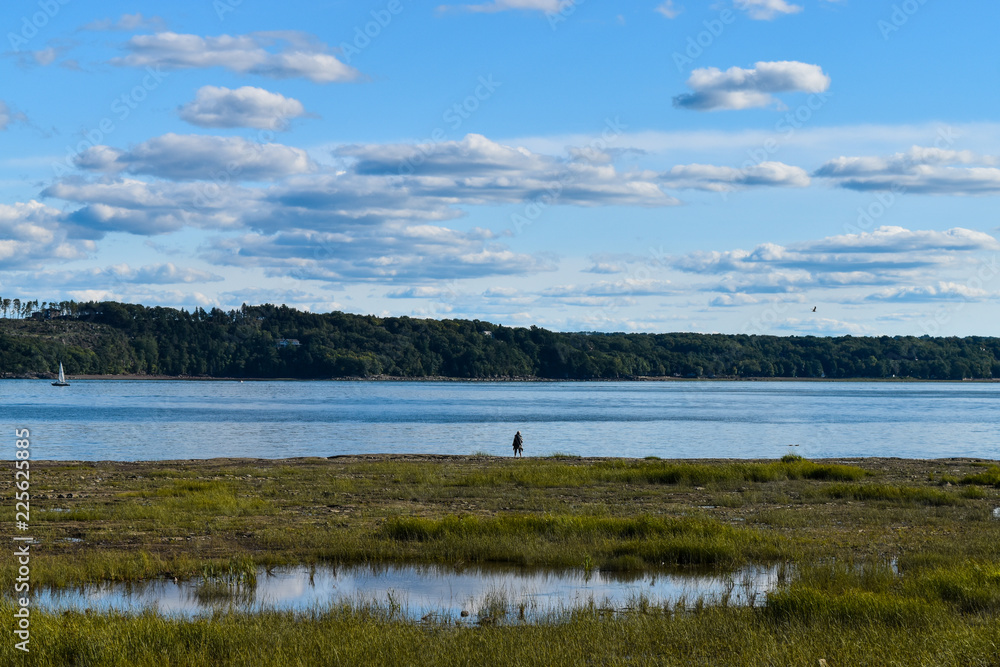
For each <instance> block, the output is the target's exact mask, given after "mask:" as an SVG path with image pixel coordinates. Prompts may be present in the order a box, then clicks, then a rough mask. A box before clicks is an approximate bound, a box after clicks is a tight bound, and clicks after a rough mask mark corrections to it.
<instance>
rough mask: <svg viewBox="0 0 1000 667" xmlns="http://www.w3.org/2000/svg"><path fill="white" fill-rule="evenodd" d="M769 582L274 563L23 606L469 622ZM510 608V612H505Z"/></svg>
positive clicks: (50, 594)
mask: <svg viewBox="0 0 1000 667" xmlns="http://www.w3.org/2000/svg"><path fill="white" fill-rule="evenodd" d="M777 581H778V573H777V568H774V567H771V568H763V567H750V568H745V569H743V570H740V571H737V572H735V573H733V574H730V575H718V574H716V575H698V574H686V575H685V574H644V575H640V576H620V575H619V576H615V575H612V574H602V573H601V572H598V571H593V572H591V573H589V574H585V573H584V572H582V571H546V570H521V569H516V568H466V569H463V570H455V569H453V568H447V567H437V566H412V565H399V566H388V567H376V568H373V567H365V566H354V567H340V568H336V569H334V568H328V567H317V568H315V569H314V570H310V568H308V567H294V568H280V569H277V570H274V571H273V572H272V573H271V574H267V573H266V572H265V570H263V569H261V570H259V571H258V573H257V584H256V586H254V587H252V588H249V589H247V588H230V589H228V591H229V594H228V595H225V596H213V597H208V596H206V595H205V594H204V589H203V588H202V583H203V582H202V581H201V580H200V579H194V580H191V581H180V582H176V583H175V582H173V581H163V580H159V581H153V582H148V583H141V584H132V585H126V584H120V583H118V584H98V585H89V586H84V587H82V588H78V589H57V590H53V589H42V590H40V591H36V593H35V598H34V600H33V604H37V605H39V606H40V607H43V608H47V609H57V610H61V609H77V610H80V609H96V610H100V611H106V610H109V609H116V610H120V611H127V612H141V611H143V610H145V609H156V610H157V611H159V612H160V613H162V614H165V615H176V616H196V615H200V614H210V613H211V612H212V611H213V610H214V609H217V608H220V607H222V608H225V607H229V606H230V605H231V606H232V607H234V608H235V609H237V610H241V611H257V610H261V609H278V610H292V611H306V610H310V609H317V608H324V607H327V606H329V605H335V604H338V603H352V602H361V603H365V602H376V603H379V604H381V605H383V606H389V605H398V606H399V610H400V612H401V613H403V614H404V615H406V616H408V617H410V618H421V617H423V616H424V615H426V614H428V613H437V614H440V616H441V618H442V619H447V618H452V619H457V618H461V616H460V614H461V612H463V611H466V612H468V613H469V616H470V619H469V620H470V621H475V620H476V617H477V615H478V614H479V612H480V610H481V609H484V608H488V605H489V604H490V602H491V601H493V600H498V599H499V600H504V601H506V602H507V603H508V605H509V607H511V608H513V609H515V610H516V608H517V606H518V605H519V604H521V603H523V604H524V605H525V608H526V616H527V617H529V618H530V617H532V616H538V615H543V614H545V613H546V612H556V611H558V610H560V609H565V608H568V607H576V606H582V605H586V604H588V603H589V602H590V601H591V600H592V601H593V602H594V604H596V605H598V606H601V607H606V608H613V609H623V608H626V607H628V606H630V605H633V604H635V603H636V601H637V600H638V599H639V598H640V597H641V598H645V599H646V600H647V601H648V602H649V603H650V604H653V605H658V606H659V605H663V604H670V605H675V604H678V603H681V604H685V605H692V604H694V603H695V602H697V600H698V599H699V598H700V599H702V600H703V601H704V602H706V603H715V602H719V601H720V600H721V599H722V598H723V596H727V595H728V600H729V602H730V603H731V604H737V605H748V604H751V605H752V604H760V603H763V601H764V594H765V593H766V592H767V591H769V590H771V589H773V588H774V587H775V586H776V584H777ZM514 613H515V614H516V613H517V612H516V611H514Z"/></svg>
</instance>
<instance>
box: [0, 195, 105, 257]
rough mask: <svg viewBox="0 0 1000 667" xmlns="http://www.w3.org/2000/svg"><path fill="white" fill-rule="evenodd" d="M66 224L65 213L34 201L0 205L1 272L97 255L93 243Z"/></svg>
mask: <svg viewBox="0 0 1000 667" xmlns="http://www.w3.org/2000/svg"><path fill="white" fill-rule="evenodd" d="M65 223H66V220H65V215H64V214H63V212H62V211H59V210H58V209H55V208H52V207H50V206H46V205H44V204H42V203H40V202H37V201H34V200H32V201H29V202H17V203H15V204H13V205H9V204H0V270H5V271H10V270H22V269H31V268H36V267H40V266H42V265H43V264H45V263H47V262H51V261H60V262H62V261H68V260H72V259H80V258H83V257H86V256H87V255H89V254H90V253H92V252H94V250H95V245H94V242H93V241H92V240H89V239H86V238H80V237H79V236H77V235H75V234H74V233H73V232H74V231H75V229H74V227H73V225H72V224H65Z"/></svg>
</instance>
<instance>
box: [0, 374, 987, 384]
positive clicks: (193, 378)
mask: <svg viewBox="0 0 1000 667" xmlns="http://www.w3.org/2000/svg"><path fill="white" fill-rule="evenodd" d="M0 379H2V380H45V381H51V380H55V379H56V376H55V375H51V376H49V375H30V376H17V377H3V378H0ZM67 380H68V381H70V382H72V381H73V380H157V381H160V380H180V381H186V382H465V383H476V384H482V383H491V384H492V383H504V382H547V383H551V382H865V383H869V382H879V383H882V382H892V383H896V382H899V383H913V382H921V383H950V384H964V383H979V384H984V383H985V384H989V383H996V382H1000V378H975V379H965V380H925V379H920V378H803V377H700V378H699V377H694V378H686V377H672V376H667V377H663V376H640V377H629V378H591V379H576V378H538V377H510V378H456V377H447V376H429V377H397V376H388V375H375V376H371V377H360V376H359V377H332V378H282V377H273V378H267V377H213V376H207V375H134V374H123V375H68V376H67Z"/></svg>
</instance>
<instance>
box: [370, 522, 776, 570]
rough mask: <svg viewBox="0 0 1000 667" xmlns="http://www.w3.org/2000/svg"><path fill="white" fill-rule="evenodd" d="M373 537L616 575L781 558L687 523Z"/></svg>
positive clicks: (717, 526) (399, 532)
mask: <svg viewBox="0 0 1000 667" xmlns="http://www.w3.org/2000/svg"><path fill="white" fill-rule="evenodd" d="M379 535H380V537H382V538H384V539H386V540H391V541H393V542H395V543H407V542H417V543H420V549H419V550H420V552H421V553H423V554H424V555H425V556H426V557H433V556H435V555H440V556H443V557H445V558H448V559H462V560H466V561H469V562H506V563H514V564H518V565H539V564H547V565H561V566H569V567H584V566H585V565H586V563H587V562H588V559H589V560H590V562H591V563H596V564H597V566H598V567H600V568H601V569H606V570H617V571H622V570H642V569H648V568H657V567H662V566H670V567H675V566H685V565H718V566H726V567H732V566H734V565H736V564H738V563H741V562H745V561H748V560H757V561H761V562H766V561H771V560H776V559H778V558H781V557H782V556H783V555H785V552H784V551H783V550H782V545H781V540H780V539H776V538H774V537H768V536H766V535H764V534H763V533H761V532H760V531H757V530H753V529H748V528H737V527H733V526H727V525H723V524H721V523H719V522H717V521H714V520H712V519H707V518H694V517H684V518H662V517H652V516H640V517H629V518H621V517H595V516H577V517H565V516H555V517H544V516H543V517H539V516H530V515H514V516H500V517H492V518H480V517H475V516H464V517H445V518H443V519H424V518H418V517H400V518H396V519H391V520H389V521H387V522H385V523H384V524H383V525H382V527H381V529H380V531H379Z"/></svg>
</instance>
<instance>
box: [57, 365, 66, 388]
mask: <svg viewBox="0 0 1000 667" xmlns="http://www.w3.org/2000/svg"><path fill="white" fill-rule="evenodd" d="M65 381H66V374H65V373H63V367H62V362H61V361H60V362H59V382H60V383H62V382H65Z"/></svg>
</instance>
